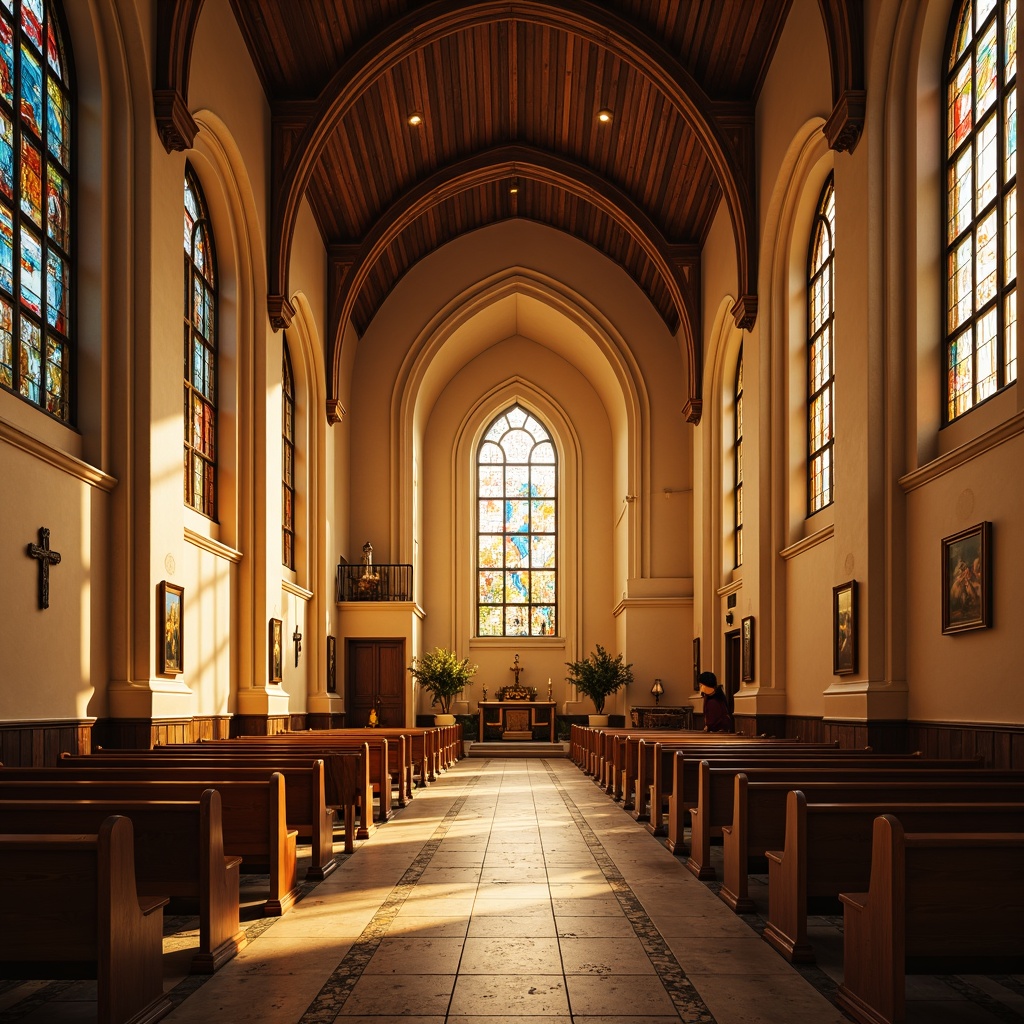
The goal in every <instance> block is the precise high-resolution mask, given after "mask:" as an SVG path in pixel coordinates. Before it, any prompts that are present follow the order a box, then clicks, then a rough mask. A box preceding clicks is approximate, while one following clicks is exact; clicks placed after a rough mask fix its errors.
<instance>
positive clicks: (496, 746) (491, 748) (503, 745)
mask: <svg viewBox="0 0 1024 1024" xmlns="http://www.w3.org/2000/svg"><path fill="white" fill-rule="evenodd" d="M466 756H467V757H568V756H569V744H568V742H565V743H559V742H558V741H556V742H554V743H548V742H546V741H545V740H533V741H530V740H495V741H493V742H489V741H484V742H480V741H479V740H475V741H474V742H472V743H470V744H469V747H468V749H467V751H466Z"/></svg>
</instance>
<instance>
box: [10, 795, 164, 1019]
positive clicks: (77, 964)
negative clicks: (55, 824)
mask: <svg viewBox="0 0 1024 1024" xmlns="http://www.w3.org/2000/svg"><path fill="white" fill-rule="evenodd" d="M167 902H168V899H167V897H166V896H164V897H160V896H145V897H140V896H139V895H138V893H137V892H136V889H135V857H134V853H133V849H132V823H131V821H129V819H128V818H125V817H120V816H117V815H112V816H110V817H108V818H106V819H105V820H104V821H103V822H102V823H101V824H100V826H99V829H98V830H97V832H96V833H95V834H88V835H6V834H5V835H0V975H2V976H3V977H4V978H14V979H30V978H39V979H51V978H58V977H70V978H95V979H96V981H97V998H96V1020H97V1021H98V1024H147V1022H149V1021H156V1020H159V1019H160V1018H161V1017H163V1016H164V1015H165V1014H167V1013H169V1012H170V1010H171V1009H172V1007H171V1002H170V1000H169V999H168V998H167V996H165V995H164V991H163V964H162V959H163V907H164V906H165V905H166V904H167Z"/></svg>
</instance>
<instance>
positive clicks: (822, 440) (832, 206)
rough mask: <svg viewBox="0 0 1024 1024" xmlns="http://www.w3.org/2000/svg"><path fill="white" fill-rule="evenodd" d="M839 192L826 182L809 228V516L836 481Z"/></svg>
mask: <svg viewBox="0 0 1024 1024" xmlns="http://www.w3.org/2000/svg"><path fill="white" fill-rule="evenodd" d="M835 241H836V191H835V186H834V183H833V181H832V178H831V176H830V177H829V179H828V181H827V182H825V187H824V189H823V190H822V193H821V198H820V199H819V200H818V210H817V213H816V214H815V217H814V226H813V227H812V229H811V251H810V258H809V260H808V263H809V271H808V280H807V304H808V309H807V323H808V327H809V335H810V336H809V338H808V343H807V378H808V385H807V428H808V434H807V436H808V446H807V447H808V454H807V494H808V500H807V514H808V515H813V514H814V513H815V512H818V511H820V510H821V509H823V508H824V507H825V506H826V505H831V504H832V485H833V482H834V478H835V465H834V463H833V458H832V456H833V441H834V436H833V430H832V410H833V407H834V398H835V375H834V363H833V359H834V354H835V340H836V339H835Z"/></svg>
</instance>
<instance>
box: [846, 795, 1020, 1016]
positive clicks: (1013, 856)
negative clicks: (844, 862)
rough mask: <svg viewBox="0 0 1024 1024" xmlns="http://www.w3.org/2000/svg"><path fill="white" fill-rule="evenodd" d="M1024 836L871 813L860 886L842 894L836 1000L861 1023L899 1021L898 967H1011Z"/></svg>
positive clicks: (902, 988) (1016, 951)
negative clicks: (866, 869)
mask: <svg viewBox="0 0 1024 1024" xmlns="http://www.w3.org/2000/svg"><path fill="white" fill-rule="evenodd" d="M1022 863H1024V834H1021V833H1011V832H1003V833H978V832H965V833H959V834H957V833H948V832H946V833H905V832H904V829H903V827H902V825H901V824H900V822H899V820H898V819H897V818H896V817H894V816H893V815H890V814H884V815H882V816H880V817H879V818H876V819H875V824H874V830H873V833H872V844H871V881H870V883H869V886H868V891H867V892H866V893H865V892H857V893H842V894H841V896H840V899H841V900H842V902H843V905H844V906H843V920H844V928H843V975H844V976H843V982H842V984H841V985H840V986H839V991H838V993H837V1000H836V1001H837V1003H838V1004H839V1006H840V1007H841V1008H842V1009H843V1010H845V1011H846V1012H847V1013H849V1014H851V1015H852V1016H853V1017H854V1019H855V1020H858V1021H863V1022H865V1024H867V1022H870V1024H898V1022H900V1021H903V1020H905V1019H906V974H907V972H908V971H909V972H911V973H918V972H921V973H928V974H935V973H955V974H971V973H976V972H978V971H982V972H984V973H988V974H991V973H992V972H993V971H995V972H1006V973H1011V974H1016V973H1019V972H1020V971H1021V969H1022V958H1024V924H1022V921H1024V917H1022V912H1024V874H1022V872H1021V870H1020V867H1021V864H1022Z"/></svg>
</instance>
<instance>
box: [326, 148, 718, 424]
mask: <svg viewBox="0 0 1024 1024" xmlns="http://www.w3.org/2000/svg"><path fill="white" fill-rule="evenodd" d="M513 171H514V172H515V174H517V175H518V176H519V177H520V178H527V179H530V180H535V181H540V182H545V183H547V184H551V185H554V186H556V187H558V188H563V189H565V190H567V191H569V192H571V193H572V194H573V195H576V196H579V197H580V198H583V199H585V200H587V201H588V202H591V203H593V205H595V206H597V207H598V208H599V209H601V210H602V211H603V212H604V213H605V214H607V215H608V216H609V217H611V218H612V219H613V220H614V221H615V222H616V223H617V224H619V225H620V226H621V227H622V228H623V229H624V230H625V231H626V232H628V233H629V234H630V236H631V237H632V238H634V239H635V240H636V242H637V244H638V245H639V246H640V248H642V249H643V251H644V252H645V253H646V254H647V256H648V258H650V259H651V261H652V262H653V263H654V265H655V266H656V267H657V268H658V269H659V271H660V272H661V273H662V275H663V277H664V279H665V281H666V284H667V285H668V288H669V291H670V293H671V295H672V299H673V302H674V304H675V306H676V308H677V310H678V312H679V323H680V329H681V331H682V334H683V345H684V351H685V353H686V356H687V360H688V362H687V371H688V379H689V384H690V394H689V396H688V399H687V403H686V416H687V420H688V421H689V422H691V423H696V422H699V420H700V411H701V392H702V357H701V346H700V342H699V338H700V336H701V329H700V305H699V268H700V253H699V251H698V250H697V247H695V246H694V247H686V251H685V253H682V252H680V249H681V247H679V246H671V245H670V244H669V243H668V242H667V241H666V240H665V238H664V236H663V235H662V233H661V232H660V231H659V229H658V228H657V227H656V225H655V224H654V223H653V222H652V221H651V220H650V218H648V217H647V215H646V214H645V213H644V212H643V211H642V210H641V209H640V208H639V207H637V206H636V204H635V203H633V201H632V200H631V199H630V198H629V197H628V196H626V195H625V193H623V192H621V191H620V190H618V189H615V188H614V187H613V186H610V185H609V184H608V183H607V182H605V181H604V179H602V178H601V177H600V176H599V175H597V174H594V173H593V172H592V171H589V170H587V169H586V168H583V167H580V166H579V165H577V164H575V163H573V162H572V161H568V160H564V159H562V158H560V157H556V156H554V155H552V154H550V153H545V152H542V151H540V150H536V149H532V148H530V147H525V146H503V147H499V148H497V149H494V150H489V151H487V152H486V153H480V154H477V155H475V156H473V157H471V158H469V159H467V160H466V161H464V162H462V163H461V164H457V165H455V166H454V167H448V168H444V169H443V170H441V171H439V172H438V173H436V174H434V175H432V176H431V177H429V178H427V179H425V180H424V181H422V182H421V183H420V184H419V185H418V186H417V187H416V188H414V189H412V190H411V191H410V192H408V193H407V194H406V195H404V196H403V197H402V198H401V199H400V200H399V201H398V202H396V203H395V204H394V205H393V206H392V208H391V209H390V210H389V211H388V212H387V213H386V214H385V215H384V216H383V217H382V218H381V219H380V220H378V222H377V223H376V225H374V228H373V230H372V231H371V232H370V233H369V235H368V236H367V237H366V239H365V240H364V241H363V244H362V246H360V249H359V253H358V255H356V256H355V258H354V261H353V260H352V259H351V258H349V257H348V255H347V254H345V256H344V257H340V258H337V259H335V260H334V261H333V262H332V268H331V278H332V281H331V291H330V299H329V301H330V305H331V312H330V315H329V320H330V327H329V331H330V354H329V356H328V366H329V380H330V394H329V396H328V404H327V417H328V419H329V420H330V421H331V422H332V423H337V422H339V420H340V415H339V413H338V411H337V402H338V394H339V384H340V381H339V372H340V367H341V348H342V341H343V338H344V336H345V331H346V328H347V326H348V324H349V321H350V319H351V315H352V311H353V308H354V306H355V303H356V300H357V298H358V294H359V289H360V286H361V285H362V283H363V282H364V281H365V280H366V278H367V277H368V275H369V274H370V273H371V271H372V269H373V265H374V264H375V263H376V261H377V260H378V259H379V258H380V256H381V255H382V254H383V253H384V252H385V251H386V249H387V247H388V245H390V244H391V242H392V241H394V239H395V238H397V237H398V236H399V235H400V234H401V232H402V231H403V230H405V229H406V228H407V227H408V226H409V225H410V224H411V223H413V222H414V221H415V220H416V218H417V217H419V216H420V215H421V214H422V213H423V212H424V211H425V210H428V209H430V208H431V207H433V206H437V205H438V204H440V203H443V202H445V201H446V200H447V199H448V198H450V196H451V195H453V194H455V193H457V192H460V191H464V190H466V189H470V188H474V187H476V186H477V185H481V184H484V183H486V182H490V181H497V180H501V179H502V178H505V177H507V176H508V175H509V174H510V173H512V172H513ZM684 262H685V266H686V271H687V273H686V274H684V273H683V272H681V269H680V268H681V264H683V263H684Z"/></svg>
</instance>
